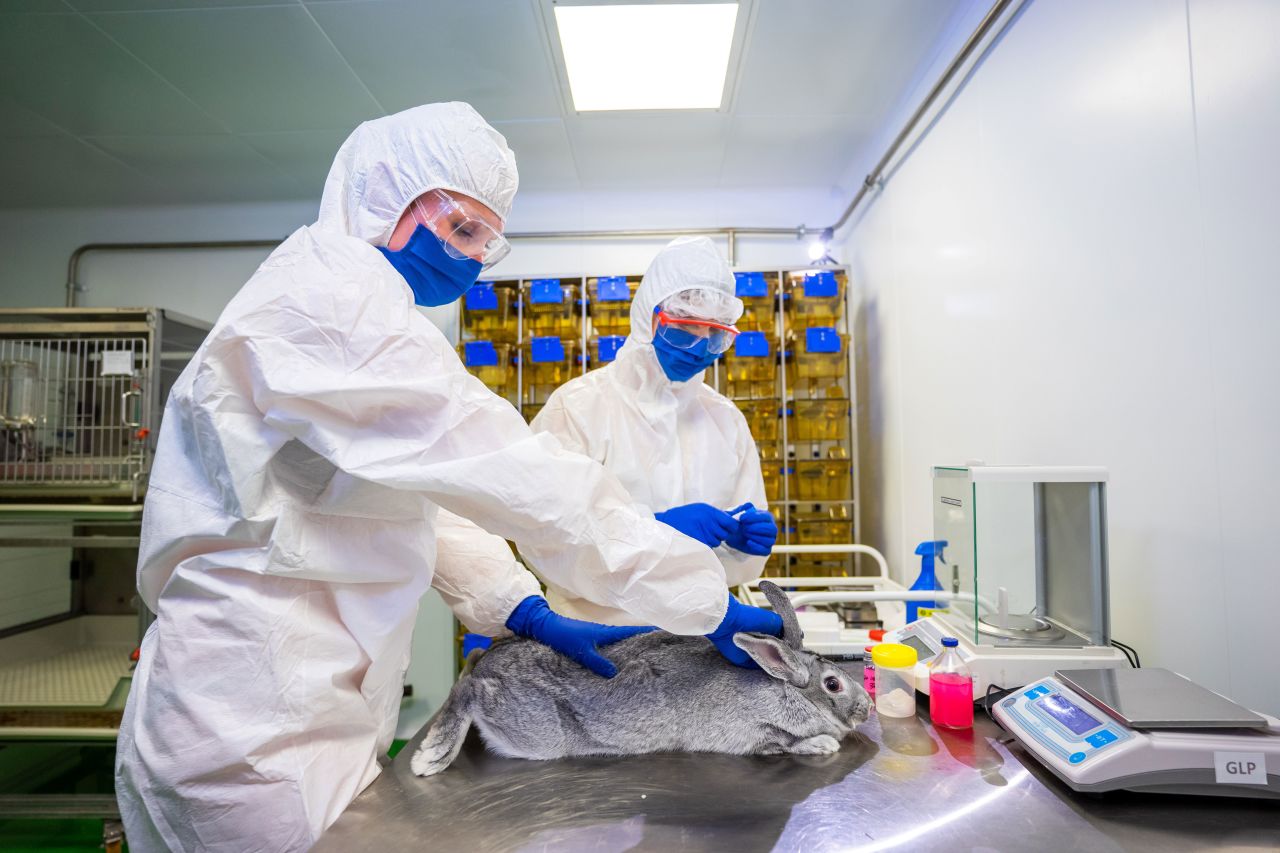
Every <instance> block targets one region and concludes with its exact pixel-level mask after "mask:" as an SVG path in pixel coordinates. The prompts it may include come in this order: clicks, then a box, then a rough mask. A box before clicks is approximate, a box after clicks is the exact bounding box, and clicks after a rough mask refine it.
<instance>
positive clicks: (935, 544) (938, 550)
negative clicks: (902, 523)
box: [916, 539, 947, 557]
mask: <svg viewBox="0 0 1280 853" xmlns="http://www.w3.org/2000/svg"><path fill="white" fill-rule="evenodd" d="M946 547H947V540H945V539H935V540H934V541H932V542H921V543H920V544H919V545H917V546H916V554H918V555H919V556H921V557H941V556H942V549H944V548H946Z"/></svg>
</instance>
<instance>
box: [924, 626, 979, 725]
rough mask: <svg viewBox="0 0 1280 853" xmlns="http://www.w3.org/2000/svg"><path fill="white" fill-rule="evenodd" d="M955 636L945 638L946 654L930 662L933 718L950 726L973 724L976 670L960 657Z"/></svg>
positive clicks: (930, 701) (944, 651)
mask: <svg viewBox="0 0 1280 853" xmlns="http://www.w3.org/2000/svg"><path fill="white" fill-rule="evenodd" d="M959 645H960V642H959V641H958V640H957V639H956V638H955V637H943V638H942V654H940V655H938V657H937V659H935V660H934V661H933V663H931V664H929V718H930V719H932V720H933V724H934V725H935V726H942V727H943V728H947V729H969V728H973V673H971V672H970V671H969V667H967V666H965V664H964V661H963V660H961V659H960V652H959V651H957V647H958V646H959Z"/></svg>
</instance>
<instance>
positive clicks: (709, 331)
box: [658, 311, 738, 355]
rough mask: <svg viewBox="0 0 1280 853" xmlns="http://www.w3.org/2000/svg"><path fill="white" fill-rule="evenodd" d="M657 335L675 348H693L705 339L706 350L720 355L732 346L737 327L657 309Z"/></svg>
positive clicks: (736, 335)
mask: <svg viewBox="0 0 1280 853" xmlns="http://www.w3.org/2000/svg"><path fill="white" fill-rule="evenodd" d="M658 335H659V336H660V337H661V338H662V339H663V340H664V341H666V342H667V343H669V344H671V346H673V347H675V348H677V349H693V348H694V347H696V346H698V345H699V344H700V343H702V342H703V341H706V343H707V351H708V352H710V353H712V354H713V355H720V354H721V353H723V352H728V350H729V347H731V346H733V342H734V339H736V338H737V337H738V328H737V327H736V326H726V325H725V324H724V323H715V322H712V321H711V320H694V319H691V318H688V317H673V316H672V315H670V314H668V313H667V312H666V311H658Z"/></svg>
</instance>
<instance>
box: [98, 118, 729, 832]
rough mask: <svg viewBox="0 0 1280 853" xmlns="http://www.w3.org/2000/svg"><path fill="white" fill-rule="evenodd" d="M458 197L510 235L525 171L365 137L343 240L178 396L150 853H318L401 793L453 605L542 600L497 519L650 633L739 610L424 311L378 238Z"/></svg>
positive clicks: (161, 494)
mask: <svg viewBox="0 0 1280 853" xmlns="http://www.w3.org/2000/svg"><path fill="white" fill-rule="evenodd" d="M432 187H445V188H449V189H454V190H457V191H460V192H462V193H465V194H467V195H470V196H473V197H474V198H476V199H478V200H480V201H482V202H484V203H485V204H487V205H489V206H490V207H492V208H493V209H494V211H495V212H497V213H498V214H499V215H502V216H505V215H506V214H507V213H508V212H509V209H510V205H511V198H512V195H513V194H514V192H515V188H516V171H515V164H514V160H513V158H512V155H511V152H510V151H509V150H508V149H507V147H506V144H505V142H503V140H502V137H501V136H500V135H499V134H498V133H497V132H496V131H494V130H493V129H492V128H489V127H488V126H487V125H485V124H484V122H483V120H482V119H480V117H479V116H478V115H476V113H475V111H474V110H472V109H471V108H470V107H467V106H466V105H464V104H438V105H432V106H428V107H420V108H417V109H413V110H408V111H406V112H403V113H400V114H398V115H394V116H388V117H386V118H383V119H378V120H376V121H371V122H368V123H366V124H364V125H361V126H360V127H359V128H358V129H357V130H356V131H355V133H353V134H352V136H351V138H350V139H349V140H348V141H347V142H346V144H344V145H343V147H342V150H341V151H340V152H339V154H338V158H337V161H336V162H335V163H334V167H333V170H332V172H331V173H330V175H329V179H328V182H327V183H326V186H325V191H324V200H323V203H322V207H321V213H320V219H319V221H318V222H317V223H316V225H314V226H310V227H304V228H300V229H299V230H298V231H296V232H295V233H294V234H293V235H292V236H290V237H289V239H287V240H286V241H285V242H284V243H283V244H282V245H281V246H280V247H279V248H277V249H276V250H275V251H274V252H272V254H271V256H270V257H269V258H268V259H267V260H266V261H265V262H264V263H263V264H262V265H261V266H260V267H259V268H258V270H257V272H256V273H254V275H253V277H252V278H251V279H250V280H249V282H248V283H247V284H246V285H245V286H244V288H242V289H241V291H240V292H239V293H238V294H237V295H236V297H235V298H234V299H233V300H232V301H231V303H230V304H229V305H228V306H227V308H226V309H225V310H224V311H223V313H222V316H220V317H219V318H218V322H217V323H216V324H215V325H214V328H213V330H212V331H211V332H210V333H209V335H208V337H207V338H206V340H205V342H204V343H203V344H202V345H201V347H200V349H199V350H198V351H197V352H196V354H195V356H194V357H193V358H192V360H191V362H190V364H189V365H188V366H187V368H186V369H185V370H184V371H183V372H182V374H181V376H180V377H179V378H178V379H177V381H176V382H175V384H174V386H173V390H172V392H171V394H170V397H169V401H168V404H167V406H166V408H165V414H164V422H163V425H162V427H161V429H160V432H159V439H158V446H157V449H156V457H155V462H154V465H153V471H152V475H151V480H150V484H149V487H148V493H147V497H146V507H145V512H144V516H143V528H142V537H141V545H140V554H139V564H138V589H139V592H140V594H141V597H142V599H143V601H144V602H145V603H146V605H147V606H148V607H149V608H151V610H152V611H154V612H155V614H156V617H157V618H156V621H155V623H154V624H152V625H151V627H150V628H149V629H148V631H147V634H146V637H145V639H144V640H143V643H142V651H141V659H140V661H139V663H138V666H137V670H136V672H135V675H134V679H133V686H132V689H131V691H130V694H129V700H128V705H127V706H126V709H125V716H124V720H123V722H122V725H121V730H120V739H119V744H118V749H117V766H116V789H117V795H118V799H119V801H120V807H121V812H122V815H123V818H124V822H125V826H126V830H127V832H128V837H129V844H130V847H131V848H133V849H134V850H138V851H148V850H163V849H168V850H197V849H198V850H225V851H244V850H283V851H294V850H304V849H306V848H308V847H309V846H310V845H311V844H313V843H314V842H315V840H316V838H317V837H318V836H319V835H320V833H321V832H322V831H323V830H324V828H325V827H327V826H328V825H329V824H331V823H332V822H333V821H334V820H336V819H337V817H338V815H339V814H341V812H342V810H343V809H345V808H346V806H347V804H348V803H350V802H351V800H352V798H354V797H355V796H356V795H357V794H358V793H359V792H360V791H361V790H363V789H364V788H365V787H366V786H367V785H368V784H369V783H370V782H372V781H373V779H374V778H375V777H376V776H377V775H378V773H379V763H378V756H380V755H384V754H385V753H386V750H387V748H388V746H389V745H390V743H391V737H392V734H393V731H394V725H395V721H396V712H397V709H398V707H399V704H400V698H401V694H402V689H403V675H404V671H405V667H406V666H407V664H408V656H409V646H410V642H409V641H410V638H411V635H412V631H413V625H414V618H415V616H416V614H417V609H418V600H419V598H420V597H421V596H422V594H423V593H424V592H425V591H426V590H427V588H428V586H435V587H436V588H437V589H438V590H439V591H440V593H441V595H442V596H444V598H445V600H446V601H447V602H448V603H449V604H450V605H451V606H452V607H453V608H454V612H455V613H456V614H457V615H458V617H459V618H460V619H462V620H463V621H464V622H465V623H466V624H467V626H468V627H469V628H471V629H472V630H475V631H480V632H484V633H500V632H501V631H502V630H503V623H504V621H505V620H506V618H507V616H508V615H509V614H510V612H511V610H512V609H513V608H514V607H515V606H516V604H518V603H519V602H520V601H521V600H523V599H524V598H525V597H527V596H529V595H532V594H536V593H537V592H538V585H537V582H536V581H535V580H534V578H533V577H532V576H531V575H529V574H528V573H527V572H525V571H524V570H522V569H520V568H519V567H518V565H517V564H516V563H515V562H514V560H513V559H512V558H511V554H510V550H509V549H508V548H507V546H506V544H505V543H504V542H503V541H502V540H501V539H498V538H496V537H495V536H493V535H490V534H486V533H483V532H482V531H481V530H480V529H479V528H478V527H477V523H479V524H480V525H483V527H484V528H485V529H487V530H489V531H492V532H493V533H495V534H498V535H499V536H502V537H504V538H507V539H511V540H514V541H516V542H518V543H519V544H520V545H521V547H522V548H523V549H524V550H525V551H526V552H527V553H529V554H531V555H533V557H534V558H536V559H537V560H538V561H539V564H540V565H541V566H542V568H543V571H544V572H545V573H546V575H547V576H548V577H551V578H555V580H556V582H557V583H558V584H560V585H561V586H563V587H565V588H568V589H583V588H590V589H591V590H593V591H594V594H596V595H599V596H601V597H602V598H604V599H605V600H607V601H608V602H609V603H610V605H611V606H614V607H618V608H621V609H623V610H626V611H628V612H630V613H632V614H634V615H635V617H636V618H638V619H640V620H643V621H646V622H650V623H653V624H656V625H659V626H662V627H664V628H667V629H669V630H672V631H675V632H678V633H687V634H702V633H706V632H708V631H711V630H712V629H714V627H715V626H716V625H717V624H719V622H720V621H721V619H722V618H723V616H724V612H725V609H726V606H727V596H726V595H725V591H724V572H723V569H722V568H721V566H720V563H719V561H717V560H716V559H715V557H714V555H713V554H712V553H711V552H710V551H709V550H708V549H706V548H705V547H703V546H702V545H700V544H698V543H697V542H695V541H694V540H692V539H688V538H686V537H684V536H681V535H679V534H676V533H674V531H672V530H671V529H670V528H668V527H667V526H666V525H663V524H660V523H658V522H656V521H655V520H654V519H653V518H652V516H651V514H649V513H648V512H646V511H645V510H644V508H643V507H638V506H636V505H635V504H634V502H633V501H632V498H631V497H630V496H629V495H628V494H627V493H626V492H625V491H624V490H623V488H622V486H621V485H620V484H619V482H618V481H617V479H616V478H615V477H613V476H612V475H610V474H609V473H608V472H607V471H606V470H605V469H604V468H602V467H601V466H599V465H597V464H596V463H594V462H592V461H590V460H588V459H587V458H585V457H583V456H580V455H578V454H575V453H570V452H568V451H566V450H564V449H563V448H562V447H561V445H560V443H559V442H558V441H556V440H555V439H554V438H553V437H551V436H549V435H538V436H535V435H534V434H533V433H532V432H531V431H530V429H529V427H528V426H527V425H526V424H525V423H524V421H523V420H522V419H521V417H520V415H519V414H518V413H517V412H516V410H515V409H514V408H512V407H511V405H510V404H509V403H507V402H506V401H504V400H501V399H499V398H498V397H496V396H494V395H493V394H492V393H491V392H490V391H489V390H488V389H486V388H485V387H484V386H483V385H482V384H481V383H480V382H479V380H477V379H476V378H475V377H473V376H471V375H470V374H469V373H467V371H466V370H465V368H464V367H463V366H462V363H461V362H460V361H459V359H458V357H457V354H456V353H455V352H454V350H453V347H452V346H450V344H449V342H448V341H447V340H446V339H445V337H444V336H443V335H442V334H441V333H440V332H439V331H438V330H437V329H436V328H435V327H433V326H432V325H431V324H430V323H429V322H428V321H427V320H426V319H425V318H424V317H423V316H422V315H421V314H420V313H419V312H418V311H417V310H415V306H414V304H413V301H412V294H411V292H410V290H409V288H408V286H407V285H406V284H405V282H404V280H403V279H402V278H401V277H400V275H399V274H398V273H397V272H396V271H395V270H394V269H393V268H392V267H391V265H390V264H388V263H387V261H386V259H385V258H384V257H383V256H382V254H381V253H380V252H378V251H377V249H375V248H374V245H377V244H379V243H381V242H383V241H385V239H386V235H387V234H389V233H390V230H391V229H392V227H393V226H394V224H395V222H396V219H397V217H398V216H399V212H400V211H402V210H403V209H404V207H405V206H406V205H407V204H408V202H409V201H410V200H411V199H412V198H413V197H414V196H415V195H417V194H418V193H420V192H421V191H422V190H425V189H430V188H432ZM437 552H438V553H437ZM690 579H693V580H692V582H690Z"/></svg>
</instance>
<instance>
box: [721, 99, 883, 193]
mask: <svg viewBox="0 0 1280 853" xmlns="http://www.w3.org/2000/svg"><path fill="white" fill-rule="evenodd" d="M875 128H876V125H874V124H873V123H868V122H867V121H866V120H865V119H863V118H862V117H861V116H817V117H813V118H792V119H782V118H758V117H747V118H735V119H733V122H732V124H731V125H730V131H729V141H728V143H727V144H726V145H725V153H724V168H723V170H722V171H721V172H720V185H721V186H723V187H787V186H795V187H819V186H827V187H829V186H833V185H835V183H836V182H837V180H839V178H840V177H841V175H842V173H843V172H844V170H845V169H846V168H848V166H849V163H850V161H851V160H852V159H853V157H854V156H855V155H856V154H857V153H858V152H859V151H860V150H861V149H862V147H863V146H864V145H866V144H867V143H868V142H869V141H870V138H871V136H872V134H873V133H874V132H875Z"/></svg>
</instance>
